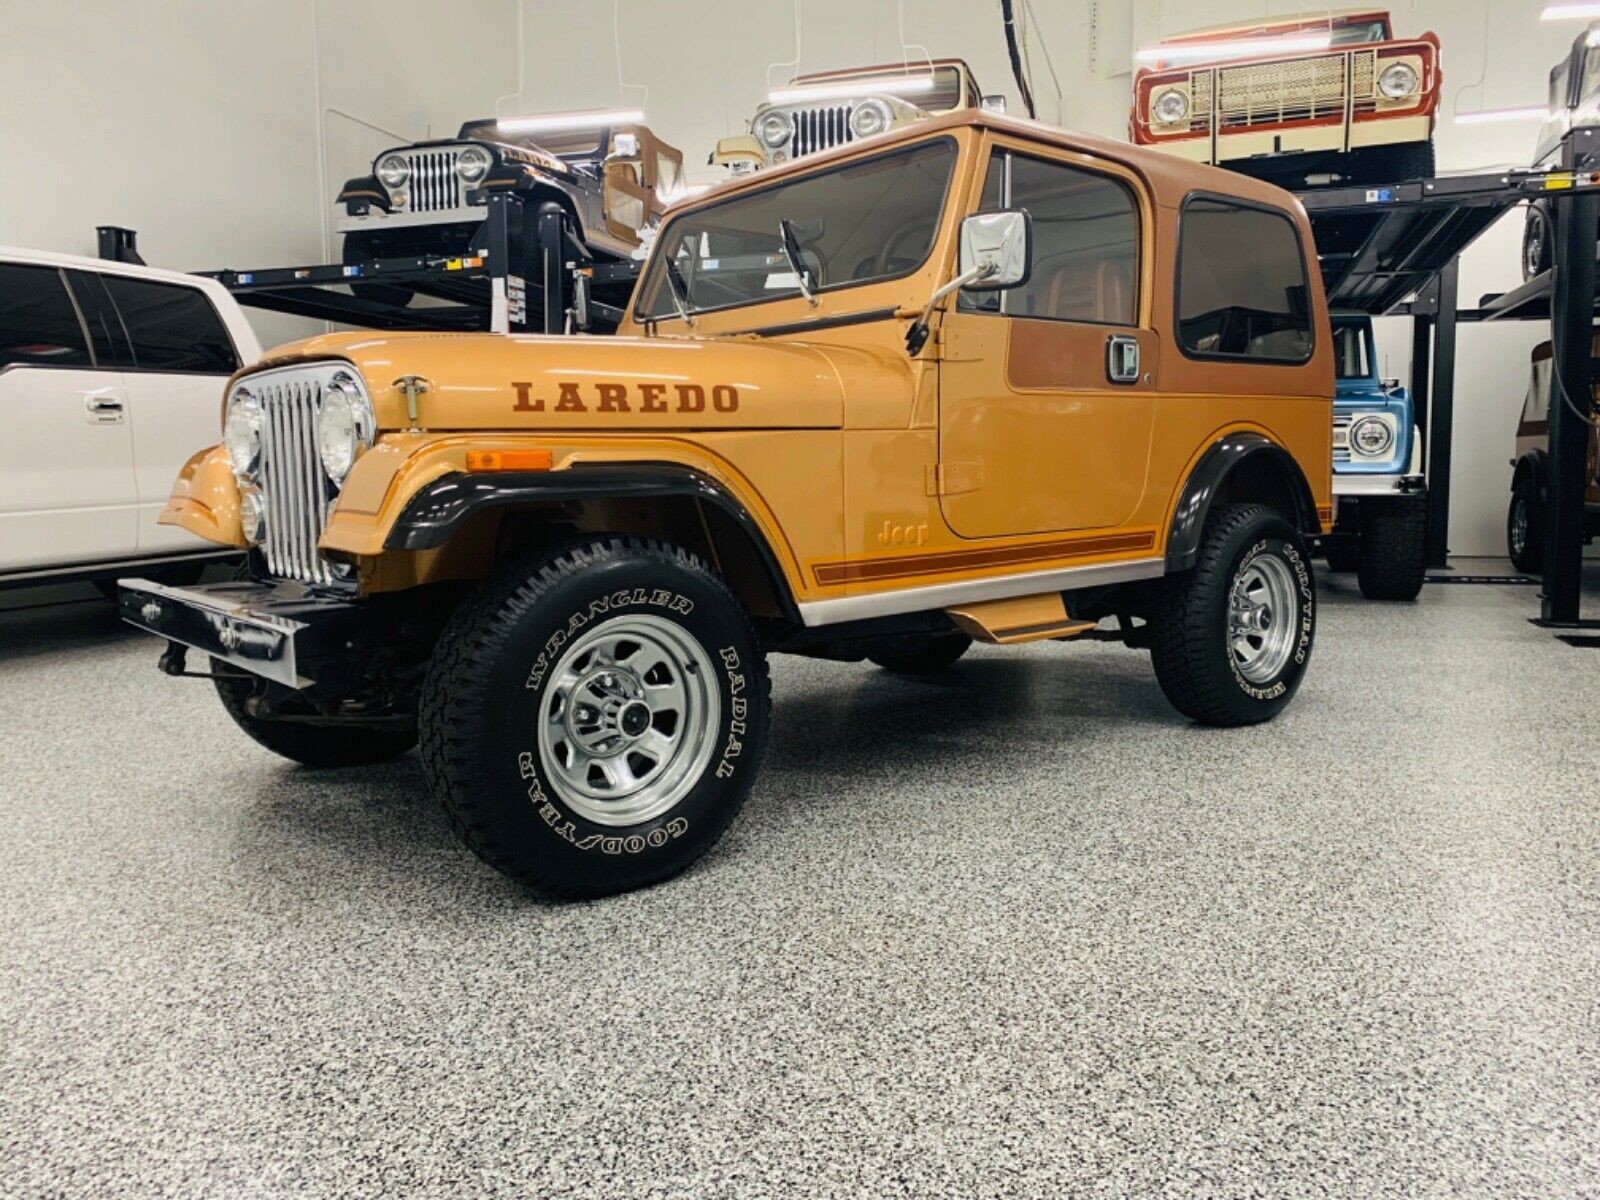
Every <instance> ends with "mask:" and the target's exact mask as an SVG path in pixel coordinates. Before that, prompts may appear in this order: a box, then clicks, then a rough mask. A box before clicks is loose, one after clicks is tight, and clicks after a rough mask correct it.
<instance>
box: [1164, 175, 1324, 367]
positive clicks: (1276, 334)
mask: <svg viewBox="0 0 1600 1200" xmlns="http://www.w3.org/2000/svg"><path fill="white" fill-rule="evenodd" d="M1179 242H1180V246H1179V251H1178V341H1179V343H1180V344H1181V345H1182V347H1183V349H1184V350H1185V351H1186V352H1188V353H1189V354H1192V355H1199V356H1204V357H1214V358H1244V359H1254V360H1258V361H1262V362H1290V363H1298V362H1304V361H1305V360H1306V359H1308V358H1310V357H1311V312H1310V308H1309V303H1310V293H1309V286H1308V283H1307V280H1306V263H1305V258H1304V256H1303V255H1302V254H1301V252H1300V238H1299V235H1298V234H1297V233H1296V232H1295V227H1294V225H1293V224H1291V223H1290V221H1289V218H1288V217H1286V216H1284V215H1283V214H1281V213H1276V212H1271V211H1268V210H1266V209H1260V208H1247V207H1244V206H1243V205H1238V204H1231V203H1229V202H1227V201H1225V200H1213V199H1209V198H1197V199H1194V200H1190V201H1189V202H1188V204H1186V205H1185V206H1184V209H1183V223H1182V227H1181V229H1180V231H1179Z"/></svg>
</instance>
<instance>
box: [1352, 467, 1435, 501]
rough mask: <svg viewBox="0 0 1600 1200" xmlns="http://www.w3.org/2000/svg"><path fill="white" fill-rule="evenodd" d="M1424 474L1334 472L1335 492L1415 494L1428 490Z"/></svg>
mask: <svg viewBox="0 0 1600 1200" xmlns="http://www.w3.org/2000/svg"><path fill="white" fill-rule="evenodd" d="M1427 487H1428V481H1427V479H1426V478H1425V477H1424V476H1422V475H1341V474H1339V473H1338V472H1337V471H1335V472H1334V473H1333V494H1334V497H1335V498H1337V497H1339V496H1415V495H1419V494H1421V493H1422V492H1424V491H1426V490H1427Z"/></svg>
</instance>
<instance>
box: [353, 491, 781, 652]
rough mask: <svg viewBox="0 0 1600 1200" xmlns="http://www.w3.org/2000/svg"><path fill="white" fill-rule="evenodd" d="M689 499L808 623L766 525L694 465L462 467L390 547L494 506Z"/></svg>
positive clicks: (410, 506) (407, 516)
mask: <svg viewBox="0 0 1600 1200" xmlns="http://www.w3.org/2000/svg"><path fill="white" fill-rule="evenodd" d="M662 497H685V498H688V499H692V500H698V501H701V502H702V503H705V504H710V505H713V506H714V507H716V508H718V509H720V510H721V511H722V512H723V513H724V514H726V515H727V516H728V517H729V518H731V519H732V521H733V523H734V525H735V526H736V527H737V528H738V529H739V531H740V533H742V534H743V535H744V537H745V538H746V539H747V540H748V541H749V542H750V545H751V548H752V549H754V550H755V552H756V555H757V557H758V558H759V559H760V561H761V565H762V567H763V569H764V570H765V571H766V574H767V580H768V583H769V584H770V585H771V587H772V593H773V595H774V596H775V597H776V598H777V601H778V604H779V606H780V607H781V609H782V611H783V615H784V617H785V618H786V619H788V620H791V621H793V622H794V623H795V624H796V625H799V624H802V621H801V619H800V609H799V607H798V606H797V605H796V604H795V599H794V593H793V591H792V590H791V588H790V586H789V580H788V576H786V575H785V574H784V571H783V566H782V564H781V563H780V562H779V561H778V557H777V555H776V554H774V553H773V550H772V546H771V545H770V544H769V543H768V541H767V538H766V535H765V534H763V533H762V531H761V527H760V526H759V525H757V524H756V521H755V518H754V517H752V516H751V515H750V513H749V510H747V509H746V508H745V506H744V505H743V504H742V503H740V501H739V499H738V498H737V497H736V496H734V495H733V494H732V493H730V492H729V491H728V490H727V489H726V488H724V487H723V486H722V485H721V484H719V483H717V482H716V481H715V480H714V479H712V478H711V477H710V476H708V475H705V474H703V473H702V472H700V471H696V470H694V469H693V468H692V467H680V466H674V465H670V464H663V463H578V464H576V465H574V466H572V467H569V468H567V469H566V470H562V471H503V472H501V471H496V472H460V473H456V474H451V475H446V476H444V477H443V478H441V479H436V480H434V481H433V482H432V483H430V484H427V485H425V486H424V487H423V488H421V489H420V490H419V491H418V492H417V494H416V495H414V496H412V497H411V499H410V500H409V501H407V502H406V506H405V508H403V509H402V510H401V512H400V515H399V516H398V517H397V518H395V522H394V524H393V525H392V526H391V527H390V529H389V533H388V536H387V537H386V538H385V539H384V548H385V549H388V550H432V549H435V548H437V547H439V546H442V545H444V544H445V543H446V542H448V541H449V540H450V538H451V537H452V536H453V535H454V533H455V532H456V530H457V529H458V528H459V527H460V526H461V525H462V523H463V522H465V521H466V520H467V519H468V518H470V517H472V516H474V515H476V514H477V513H480V512H483V511H485V510H488V509H493V508H521V507H526V506H529V505H535V504H549V503H562V502H570V501H578V500H645V499H655V498H662Z"/></svg>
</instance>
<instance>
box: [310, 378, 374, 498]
mask: <svg viewBox="0 0 1600 1200" xmlns="http://www.w3.org/2000/svg"><path fill="white" fill-rule="evenodd" d="M372 426H373V419H372V405H371V403H370V402H369V401H368V400H367V398H366V396H365V394H363V393H362V391H361V389H360V388H359V387H357V386H356V382H355V380H353V379H351V378H350V376H348V375H345V374H343V373H341V374H338V375H335V376H334V377H333V379H332V380H330V381H329V383H328V386H327V387H326V388H324V389H323V392H322V411H321V413H320V414H319V415H318V417H317V449H318V451H319V452H320V453H321V455H322V469H323V470H324V471H326V472H327V473H328V478H329V479H331V480H333V482H334V483H343V482H344V477H345V476H346V475H348V474H350V468H351V467H353V466H355V462H356V459H357V458H358V457H360V454H361V452H362V451H363V450H365V449H366V448H367V446H368V445H369V444H370V443H371V440H372Z"/></svg>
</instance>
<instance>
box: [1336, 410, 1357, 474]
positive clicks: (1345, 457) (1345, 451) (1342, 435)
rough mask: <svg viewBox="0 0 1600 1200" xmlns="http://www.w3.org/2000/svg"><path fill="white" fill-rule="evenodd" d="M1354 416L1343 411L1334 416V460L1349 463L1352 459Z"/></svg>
mask: <svg viewBox="0 0 1600 1200" xmlns="http://www.w3.org/2000/svg"><path fill="white" fill-rule="evenodd" d="M1353 420H1355V418H1354V417H1352V416H1350V415H1348V414H1346V413H1341V414H1339V415H1338V416H1336V417H1334V418H1333V461H1334V462H1336V463H1341V462H1342V463H1347V462H1349V461H1350V422H1351V421H1353Z"/></svg>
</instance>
